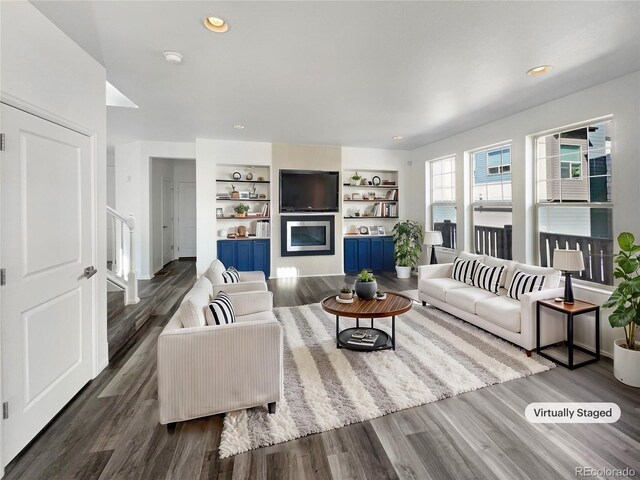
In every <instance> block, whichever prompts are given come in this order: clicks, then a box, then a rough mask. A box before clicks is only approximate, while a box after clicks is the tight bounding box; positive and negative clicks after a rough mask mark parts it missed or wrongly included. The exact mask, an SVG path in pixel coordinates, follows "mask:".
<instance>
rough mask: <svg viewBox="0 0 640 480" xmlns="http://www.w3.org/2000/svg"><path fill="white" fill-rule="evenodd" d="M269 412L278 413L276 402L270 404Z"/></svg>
mask: <svg viewBox="0 0 640 480" xmlns="http://www.w3.org/2000/svg"><path fill="white" fill-rule="evenodd" d="M268 407H269V413H271V414H273V413H276V402H271V403H270V404H269V405H268Z"/></svg>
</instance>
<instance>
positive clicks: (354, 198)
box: [351, 193, 362, 200]
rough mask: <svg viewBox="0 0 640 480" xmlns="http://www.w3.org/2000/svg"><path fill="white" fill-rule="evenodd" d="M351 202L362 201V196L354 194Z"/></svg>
mask: <svg viewBox="0 0 640 480" xmlns="http://www.w3.org/2000/svg"><path fill="white" fill-rule="evenodd" d="M351 200H362V195H361V194H359V193H352V194H351Z"/></svg>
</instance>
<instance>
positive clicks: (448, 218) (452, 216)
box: [426, 156, 457, 248]
mask: <svg viewBox="0 0 640 480" xmlns="http://www.w3.org/2000/svg"><path fill="white" fill-rule="evenodd" d="M426 166H427V172H429V177H430V181H431V220H432V228H433V230H438V231H440V232H442V246H443V247H446V248H456V243H457V242H456V240H457V230H456V227H457V225H456V157H455V156H448V157H444V158H439V159H437V160H431V161H428V162H427V164H426Z"/></svg>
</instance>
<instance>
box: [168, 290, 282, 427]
mask: <svg viewBox="0 0 640 480" xmlns="http://www.w3.org/2000/svg"><path fill="white" fill-rule="evenodd" d="M212 291H213V287H212V285H211V283H210V282H209V280H208V279H207V278H205V277H203V278H201V279H199V280H198V281H197V282H196V284H195V285H194V287H193V288H192V289H191V290H190V291H189V293H188V294H187V295H186V296H185V298H184V300H183V302H182V304H181V305H180V307H179V308H178V310H177V312H176V313H175V315H174V316H173V317H172V318H171V320H169V323H168V324H167V326H166V327H165V328H164V330H163V331H162V333H161V334H160V337H159V338H158V402H159V405H160V423H161V424H163V425H164V424H174V423H175V422H179V421H183V420H189V419H192V418H198V417H204V416H208V415H214V414H218V413H224V412H230V411H233V410H239V409H243V408H250V407H256V406H259V405H268V408H269V412H270V413H274V412H275V406H276V402H279V401H280V400H281V399H282V390H283V357H282V327H281V325H280V322H278V320H277V319H276V318H275V316H274V314H273V312H272V308H273V298H272V294H271V292H268V291H253V292H242V293H230V294H229V296H230V298H231V302H232V304H233V308H234V310H235V314H236V320H235V323H232V324H228V325H213V326H209V325H206V324H205V323H206V322H205V314H204V309H205V308H207V306H208V304H209V300H210V298H211V296H212ZM187 302H191V303H193V304H196V305H197V306H198V307H199V308H198V309H197V312H198V315H200V314H202V318H201V319H200V321H201V324H202V326H197V327H189V328H184V327H183V323H182V321H183V320H182V315H185V314H186V313H185V312H186V308H187V307H186V306H185V304H186V303H187Z"/></svg>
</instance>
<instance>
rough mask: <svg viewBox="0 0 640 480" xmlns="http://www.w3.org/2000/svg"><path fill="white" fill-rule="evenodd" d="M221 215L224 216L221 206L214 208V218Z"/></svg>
mask: <svg viewBox="0 0 640 480" xmlns="http://www.w3.org/2000/svg"><path fill="white" fill-rule="evenodd" d="M222 217H224V211H223V210H222V208H216V218H222Z"/></svg>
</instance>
